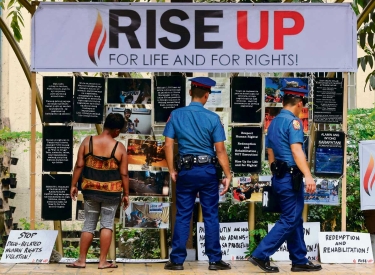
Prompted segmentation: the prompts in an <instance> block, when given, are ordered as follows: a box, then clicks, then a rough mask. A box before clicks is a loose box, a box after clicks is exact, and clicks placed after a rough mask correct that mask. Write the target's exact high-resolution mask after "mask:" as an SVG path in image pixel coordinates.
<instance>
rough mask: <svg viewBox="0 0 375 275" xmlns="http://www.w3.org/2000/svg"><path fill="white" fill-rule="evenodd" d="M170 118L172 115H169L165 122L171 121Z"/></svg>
mask: <svg viewBox="0 0 375 275" xmlns="http://www.w3.org/2000/svg"><path fill="white" fill-rule="evenodd" d="M171 116H172V114H170V115H169V117H168V120H167V123H168V121H169V120H170V119H171Z"/></svg>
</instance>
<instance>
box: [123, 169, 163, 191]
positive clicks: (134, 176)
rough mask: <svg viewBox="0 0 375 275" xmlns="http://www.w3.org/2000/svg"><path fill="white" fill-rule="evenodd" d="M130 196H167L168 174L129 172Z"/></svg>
mask: <svg viewBox="0 0 375 275" xmlns="http://www.w3.org/2000/svg"><path fill="white" fill-rule="evenodd" d="M128 173H129V195H130V196H137V197H141V196H165V197H167V196H169V191H170V188H169V180H170V177H169V172H162V171H129V172H128Z"/></svg>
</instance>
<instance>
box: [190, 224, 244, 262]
mask: <svg viewBox="0 0 375 275" xmlns="http://www.w3.org/2000/svg"><path fill="white" fill-rule="evenodd" d="M205 239H206V236H205V228H204V223H203V222H198V223H197V247H198V261H207V260H208V257H207V255H206V253H205V247H204V245H205ZM220 245H221V253H222V255H223V260H224V261H225V260H232V261H235V260H244V259H245V253H246V250H247V248H248V247H249V229H248V223H247V222H236V223H220Z"/></svg>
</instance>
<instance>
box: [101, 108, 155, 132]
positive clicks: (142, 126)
mask: <svg viewBox="0 0 375 275" xmlns="http://www.w3.org/2000/svg"><path fill="white" fill-rule="evenodd" d="M106 111H107V112H106V115H107V116H108V115H109V114H110V113H118V114H121V115H122V116H123V117H124V119H125V126H124V128H122V129H121V132H120V135H121V134H130V135H150V134H151V133H152V127H151V110H150V109H145V108H132V109H127V108H122V107H107V108H106Z"/></svg>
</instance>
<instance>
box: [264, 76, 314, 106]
mask: <svg viewBox="0 0 375 275" xmlns="http://www.w3.org/2000/svg"><path fill="white" fill-rule="evenodd" d="M285 92H297V93H305V94H306V96H308V92H309V79H308V78H297V77H266V85H265V95H264V101H265V102H268V103H282V102H283V97H284V93H285Z"/></svg>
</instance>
